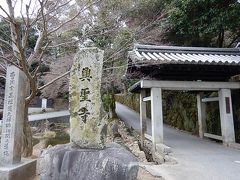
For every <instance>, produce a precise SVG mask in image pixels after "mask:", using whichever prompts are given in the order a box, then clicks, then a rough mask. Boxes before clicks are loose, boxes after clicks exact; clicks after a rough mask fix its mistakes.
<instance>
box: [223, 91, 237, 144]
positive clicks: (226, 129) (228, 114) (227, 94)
mask: <svg viewBox="0 0 240 180" xmlns="http://www.w3.org/2000/svg"><path fill="white" fill-rule="evenodd" d="M219 109H220V120H221V130H222V138H223V144H224V145H228V144H229V143H234V142H235V132H234V123H233V112H232V98H231V90H230V89H220V90H219Z"/></svg>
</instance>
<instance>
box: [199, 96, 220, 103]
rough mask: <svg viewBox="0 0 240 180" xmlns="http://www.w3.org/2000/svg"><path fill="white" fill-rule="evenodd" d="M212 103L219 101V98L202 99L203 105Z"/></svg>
mask: <svg viewBox="0 0 240 180" xmlns="http://www.w3.org/2000/svg"><path fill="white" fill-rule="evenodd" d="M214 101H219V98H218V97H212V98H203V99H202V102H203V103H205V102H214Z"/></svg>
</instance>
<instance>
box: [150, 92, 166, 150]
mask: <svg viewBox="0 0 240 180" xmlns="http://www.w3.org/2000/svg"><path fill="white" fill-rule="evenodd" d="M151 121H152V143H153V151H156V144H158V143H163V113H162V89H161V88H151Z"/></svg>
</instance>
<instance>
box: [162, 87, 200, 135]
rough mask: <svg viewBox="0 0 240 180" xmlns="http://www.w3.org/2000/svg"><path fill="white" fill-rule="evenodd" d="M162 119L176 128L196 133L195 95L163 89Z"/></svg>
mask: <svg viewBox="0 0 240 180" xmlns="http://www.w3.org/2000/svg"><path fill="white" fill-rule="evenodd" d="M163 99H164V105H163V109H164V111H163V112H164V121H165V123H167V124H169V125H171V126H174V127H177V128H178V129H182V130H186V131H189V132H193V133H195V134H196V133H197V132H198V126H197V105H196V95H195V94H191V93H188V92H181V91H176V92H175V91H165V92H164V93H163Z"/></svg>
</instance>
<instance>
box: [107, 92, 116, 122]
mask: <svg viewBox="0 0 240 180" xmlns="http://www.w3.org/2000/svg"><path fill="white" fill-rule="evenodd" d="M108 107H109V108H108V113H109V117H110V118H117V113H116V104H115V97H114V92H113V91H112V92H111V93H110V104H109V106H108Z"/></svg>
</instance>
